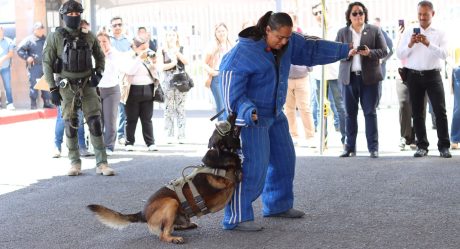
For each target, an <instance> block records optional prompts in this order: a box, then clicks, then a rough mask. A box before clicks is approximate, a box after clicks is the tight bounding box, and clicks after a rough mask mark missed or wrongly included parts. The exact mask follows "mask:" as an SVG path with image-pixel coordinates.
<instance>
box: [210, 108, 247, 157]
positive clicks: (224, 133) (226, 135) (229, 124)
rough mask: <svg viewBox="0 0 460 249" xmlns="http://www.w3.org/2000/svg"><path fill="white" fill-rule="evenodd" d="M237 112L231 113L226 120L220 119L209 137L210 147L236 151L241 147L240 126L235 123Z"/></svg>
mask: <svg viewBox="0 0 460 249" xmlns="http://www.w3.org/2000/svg"><path fill="white" fill-rule="evenodd" d="M235 120H236V114H234V113H230V114H229V115H228V117H227V120H226V121H219V122H218V123H217V124H216V129H215V130H214V132H213V133H212V136H211V137H210V138H209V143H208V148H209V149H211V148H214V149H216V150H217V152H220V151H230V152H235V151H236V150H239V149H241V141H240V127H239V126H236V125H235Z"/></svg>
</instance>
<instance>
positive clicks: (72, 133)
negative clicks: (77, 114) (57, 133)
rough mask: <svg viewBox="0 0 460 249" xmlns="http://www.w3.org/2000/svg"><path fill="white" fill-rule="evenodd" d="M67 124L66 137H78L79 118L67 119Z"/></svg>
mask: <svg viewBox="0 0 460 249" xmlns="http://www.w3.org/2000/svg"><path fill="white" fill-rule="evenodd" d="M64 122H65V135H66V136H67V137H68V138H74V137H76V136H77V130H78V125H79V124H78V118H72V119H66V120H64Z"/></svg>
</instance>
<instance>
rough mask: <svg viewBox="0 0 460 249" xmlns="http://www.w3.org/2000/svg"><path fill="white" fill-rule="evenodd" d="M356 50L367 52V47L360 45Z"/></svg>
mask: <svg viewBox="0 0 460 249" xmlns="http://www.w3.org/2000/svg"><path fill="white" fill-rule="evenodd" d="M356 50H358V51H363V50H366V46H364V45H359V46H358V47H357V48H356Z"/></svg>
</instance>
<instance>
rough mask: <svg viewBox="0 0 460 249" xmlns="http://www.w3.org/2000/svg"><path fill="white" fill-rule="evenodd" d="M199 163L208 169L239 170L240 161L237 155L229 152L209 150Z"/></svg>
mask: <svg viewBox="0 0 460 249" xmlns="http://www.w3.org/2000/svg"><path fill="white" fill-rule="evenodd" d="M201 161H202V162H203V163H204V165H206V166H207V167H210V168H215V169H226V170H228V169H234V170H241V159H240V157H239V156H238V154H236V153H233V152H230V151H220V152H218V151H217V150H216V149H210V150H208V152H206V155H204V157H203V159H201Z"/></svg>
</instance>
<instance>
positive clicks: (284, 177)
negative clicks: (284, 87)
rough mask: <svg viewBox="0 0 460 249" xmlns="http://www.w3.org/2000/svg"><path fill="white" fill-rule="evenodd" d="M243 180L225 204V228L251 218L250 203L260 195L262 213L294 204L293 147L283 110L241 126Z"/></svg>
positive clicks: (272, 211) (279, 209)
mask: <svg viewBox="0 0 460 249" xmlns="http://www.w3.org/2000/svg"><path fill="white" fill-rule="evenodd" d="M241 142H242V151H243V156H244V159H243V181H242V182H240V183H239V184H238V185H237V187H236V189H235V192H234V194H233V197H232V199H231V201H230V202H229V204H227V206H226V207H225V216H224V220H223V222H222V223H223V227H224V229H233V228H235V227H236V226H237V225H238V223H241V222H244V221H249V220H254V211H253V208H252V202H253V201H255V200H256V199H257V198H258V197H259V196H260V194H262V203H263V215H264V216H268V215H271V214H277V213H282V212H285V211H287V210H289V209H291V208H292V207H293V202H294V194H293V180H294V171H295V150H294V144H293V143H292V138H291V136H290V134H289V126H288V121H287V118H286V116H285V115H284V113H282V112H281V113H280V114H279V115H278V116H277V117H272V118H264V117H259V120H258V124H257V125H255V126H248V127H243V128H242V129H241Z"/></svg>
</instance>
